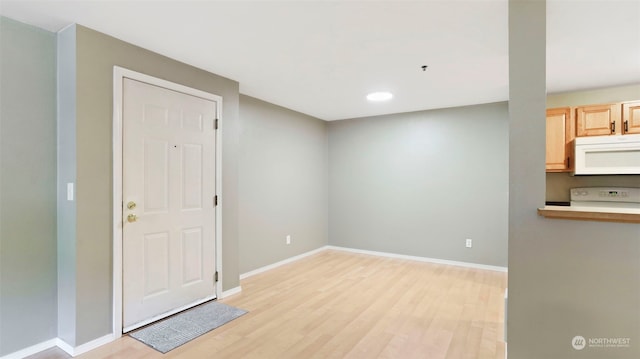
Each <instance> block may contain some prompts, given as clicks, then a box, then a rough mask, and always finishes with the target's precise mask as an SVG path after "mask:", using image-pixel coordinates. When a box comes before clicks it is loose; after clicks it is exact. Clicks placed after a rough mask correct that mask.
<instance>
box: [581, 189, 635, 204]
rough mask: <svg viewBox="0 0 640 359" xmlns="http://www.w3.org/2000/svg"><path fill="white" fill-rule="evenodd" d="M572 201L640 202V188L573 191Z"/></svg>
mask: <svg viewBox="0 0 640 359" xmlns="http://www.w3.org/2000/svg"><path fill="white" fill-rule="evenodd" d="M571 200H572V201H602V202H640V188H629V187H584V188H572V189H571Z"/></svg>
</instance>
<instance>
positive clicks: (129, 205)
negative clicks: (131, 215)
mask: <svg viewBox="0 0 640 359" xmlns="http://www.w3.org/2000/svg"><path fill="white" fill-rule="evenodd" d="M127 208H128V209H134V208H136V203H135V202H133V201H131V202H129V203H127Z"/></svg>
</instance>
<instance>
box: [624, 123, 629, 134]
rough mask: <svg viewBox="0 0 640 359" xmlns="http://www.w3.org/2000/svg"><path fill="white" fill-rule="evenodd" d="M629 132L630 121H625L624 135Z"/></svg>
mask: <svg viewBox="0 0 640 359" xmlns="http://www.w3.org/2000/svg"><path fill="white" fill-rule="evenodd" d="M627 132H629V121H624V133H627Z"/></svg>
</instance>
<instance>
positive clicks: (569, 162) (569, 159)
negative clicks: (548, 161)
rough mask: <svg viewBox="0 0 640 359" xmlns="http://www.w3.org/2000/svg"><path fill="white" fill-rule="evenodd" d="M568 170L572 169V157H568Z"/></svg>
mask: <svg viewBox="0 0 640 359" xmlns="http://www.w3.org/2000/svg"><path fill="white" fill-rule="evenodd" d="M567 168H571V157H567Z"/></svg>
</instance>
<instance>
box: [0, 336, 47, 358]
mask: <svg viewBox="0 0 640 359" xmlns="http://www.w3.org/2000/svg"><path fill="white" fill-rule="evenodd" d="M56 341H57V339H56V338H53V339H49V340H47V341H46V342H42V343H39V344H36V345H32V346H30V347H28V348H24V349H21V350H18V351H16V352H13V353H11V354H7V355H5V356H3V357H1V358H0V359H22V358H24V357H28V356H29V355H33V354H36V353H40V352H41V351H43V350H47V349H51V348H53V347H55V346H56Z"/></svg>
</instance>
